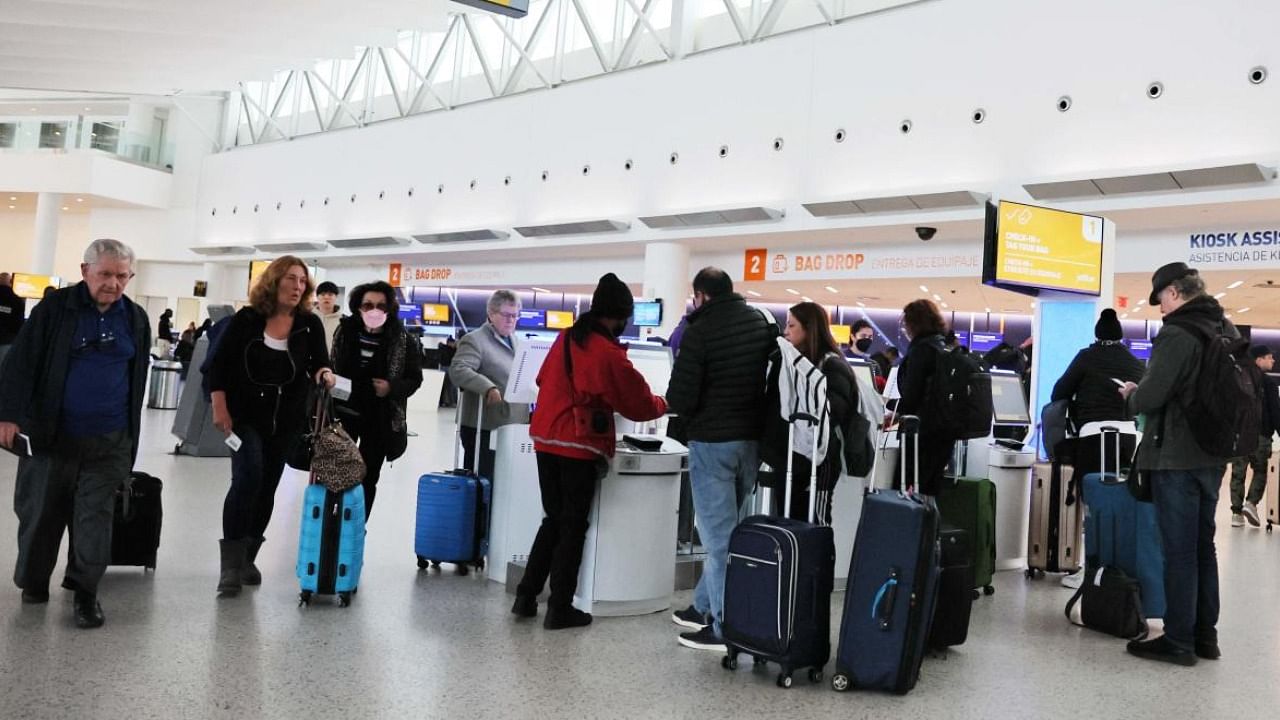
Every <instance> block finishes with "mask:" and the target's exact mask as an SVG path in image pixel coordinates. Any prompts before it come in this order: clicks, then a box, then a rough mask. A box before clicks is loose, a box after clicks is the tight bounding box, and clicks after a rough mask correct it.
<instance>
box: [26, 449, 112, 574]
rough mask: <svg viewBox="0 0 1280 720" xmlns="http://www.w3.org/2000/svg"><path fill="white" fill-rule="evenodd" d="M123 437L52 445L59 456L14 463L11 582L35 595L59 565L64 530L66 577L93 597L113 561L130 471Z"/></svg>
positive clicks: (51, 455) (28, 459)
mask: <svg viewBox="0 0 1280 720" xmlns="http://www.w3.org/2000/svg"><path fill="white" fill-rule="evenodd" d="M131 449H132V441H131V440H130V439H129V434H128V433H127V432H125V431H118V432H114V433H110V434H107V435H100V436H95V437H88V438H69V439H64V440H61V441H60V442H59V443H58V448H57V454H56V455H53V454H44V453H42V454H39V455H36V456H34V457H24V458H22V460H20V461H19V462H18V478H17V484H16V487H15V489H14V495H13V506H14V511H15V512H16V513H17V515H18V564H17V567H16V568H15V570H14V573H13V581H14V583H16V584H17V585H18V587H20V588H24V589H27V590H32V591H35V592H40V591H44V590H47V589H48V587H49V578H50V576H51V575H52V574H53V569H54V567H55V566H56V565H57V564H58V549H59V547H61V545H62V533H63V531H64V530H70V538H71V540H69V541H68V544H69V546H70V547H69V551H68V561H67V571H66V578H67V579H68V580H70V581H71V583H72V584H73V585H74V586H75V587H77V588H78V589H80V590H83V591H85V592H89V593H97V591H98V582H99V581H100V580H101V579H102V575H103V573H105V572H106V570H107V565H108V564H110V562H111V526H112V522H113V519H114V513H115V494H116V488H118V487H119V486H120V484H121V483H123V482H124V480H125V478H127V477H128V475H129V469H130V468H131V467H132V465H133V461H132V458H131V457H130V455H131Z"/></svg>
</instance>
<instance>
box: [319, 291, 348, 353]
mask: <svg viewBox="0 0 1280 720" xmlns="http://www.w3.org/2000/svg"><path fill="white" fill-rule="evenodd" d="M316 315H318V316H319V317H320V322H321V323H322V324H323V325H324V346H325V348H326V349H327V350H328V351H329V352H331V353H332V352H333V334H334V333H336V332H337V331H338V323H339V322H340V321H341V320H342V308H340V307H338V286H337V285H335V284H333V283H331V282H329V281H328V280H325V281H324V282H322V283H320V284H319V285H317V286H316Z"/></svg>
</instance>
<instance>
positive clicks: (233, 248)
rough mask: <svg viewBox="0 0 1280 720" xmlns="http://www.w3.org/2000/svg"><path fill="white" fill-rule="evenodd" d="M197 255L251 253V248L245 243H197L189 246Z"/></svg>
mask: <svg viewBox="0 0 1280 720" xmlns="http://www.w3.org/2000/svg"><path fill="white" fill-rule="evenodd" d="M191 252H193V253H195V254H197V255H211V256H214V255H252V254H253V248H251V247H248V246H246V245H197V246H195V247H193V248H191Z"/></svg>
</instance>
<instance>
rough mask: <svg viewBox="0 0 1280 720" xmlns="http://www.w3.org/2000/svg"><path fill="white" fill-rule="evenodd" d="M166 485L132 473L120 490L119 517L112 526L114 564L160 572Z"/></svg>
mask: <svg viewBox="0 0 1280 720" xmlns="http://www.w3.org/2000/svg"><path fill="white" fill-rule="evenodd" d="M163 487H164V483H162V482H161V481H160V479H159V478H157V477H154V476H151V475H148V474H146V473H144V472H133V473H130V479H129V481H128V482H126V483H123V484H121V486H120V487H119V488H117V489H116V500H115V516H114V519H113V520H112V523H111V564H112V565H133V566H135V567H142V568H145V569H147V570H155V569H156V552H157V551H158V550H159V549H160V525H161V521H162V520H163V519H164V510H163V508H162V507H161V504H160V491H161V489H162V488H163Z"/></svg>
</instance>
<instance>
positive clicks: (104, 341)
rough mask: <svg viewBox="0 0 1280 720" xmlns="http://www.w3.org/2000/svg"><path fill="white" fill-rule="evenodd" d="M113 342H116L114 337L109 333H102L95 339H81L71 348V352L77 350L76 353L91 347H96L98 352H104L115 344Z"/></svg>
mask: <svg viewBox="0 0 1280 720" xmlns="http://www.w3.org/2000/svg"><path fill="white" fill-rule="evenodd" d="M115 341H116V336H115V335H113V334H111V332H110V331H107V332H103V333H102V334H101V335H99V336H98V337H96V338H81V339H80V342H79V343H77V344H76V345H75V346H74V347H72V350H77V351H78V350H87V349H88V348H91V347H96V348H97V349H99V350H106V349H107V348H109V347H111V345H112V344H113V343H115Z"/></svg>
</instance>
